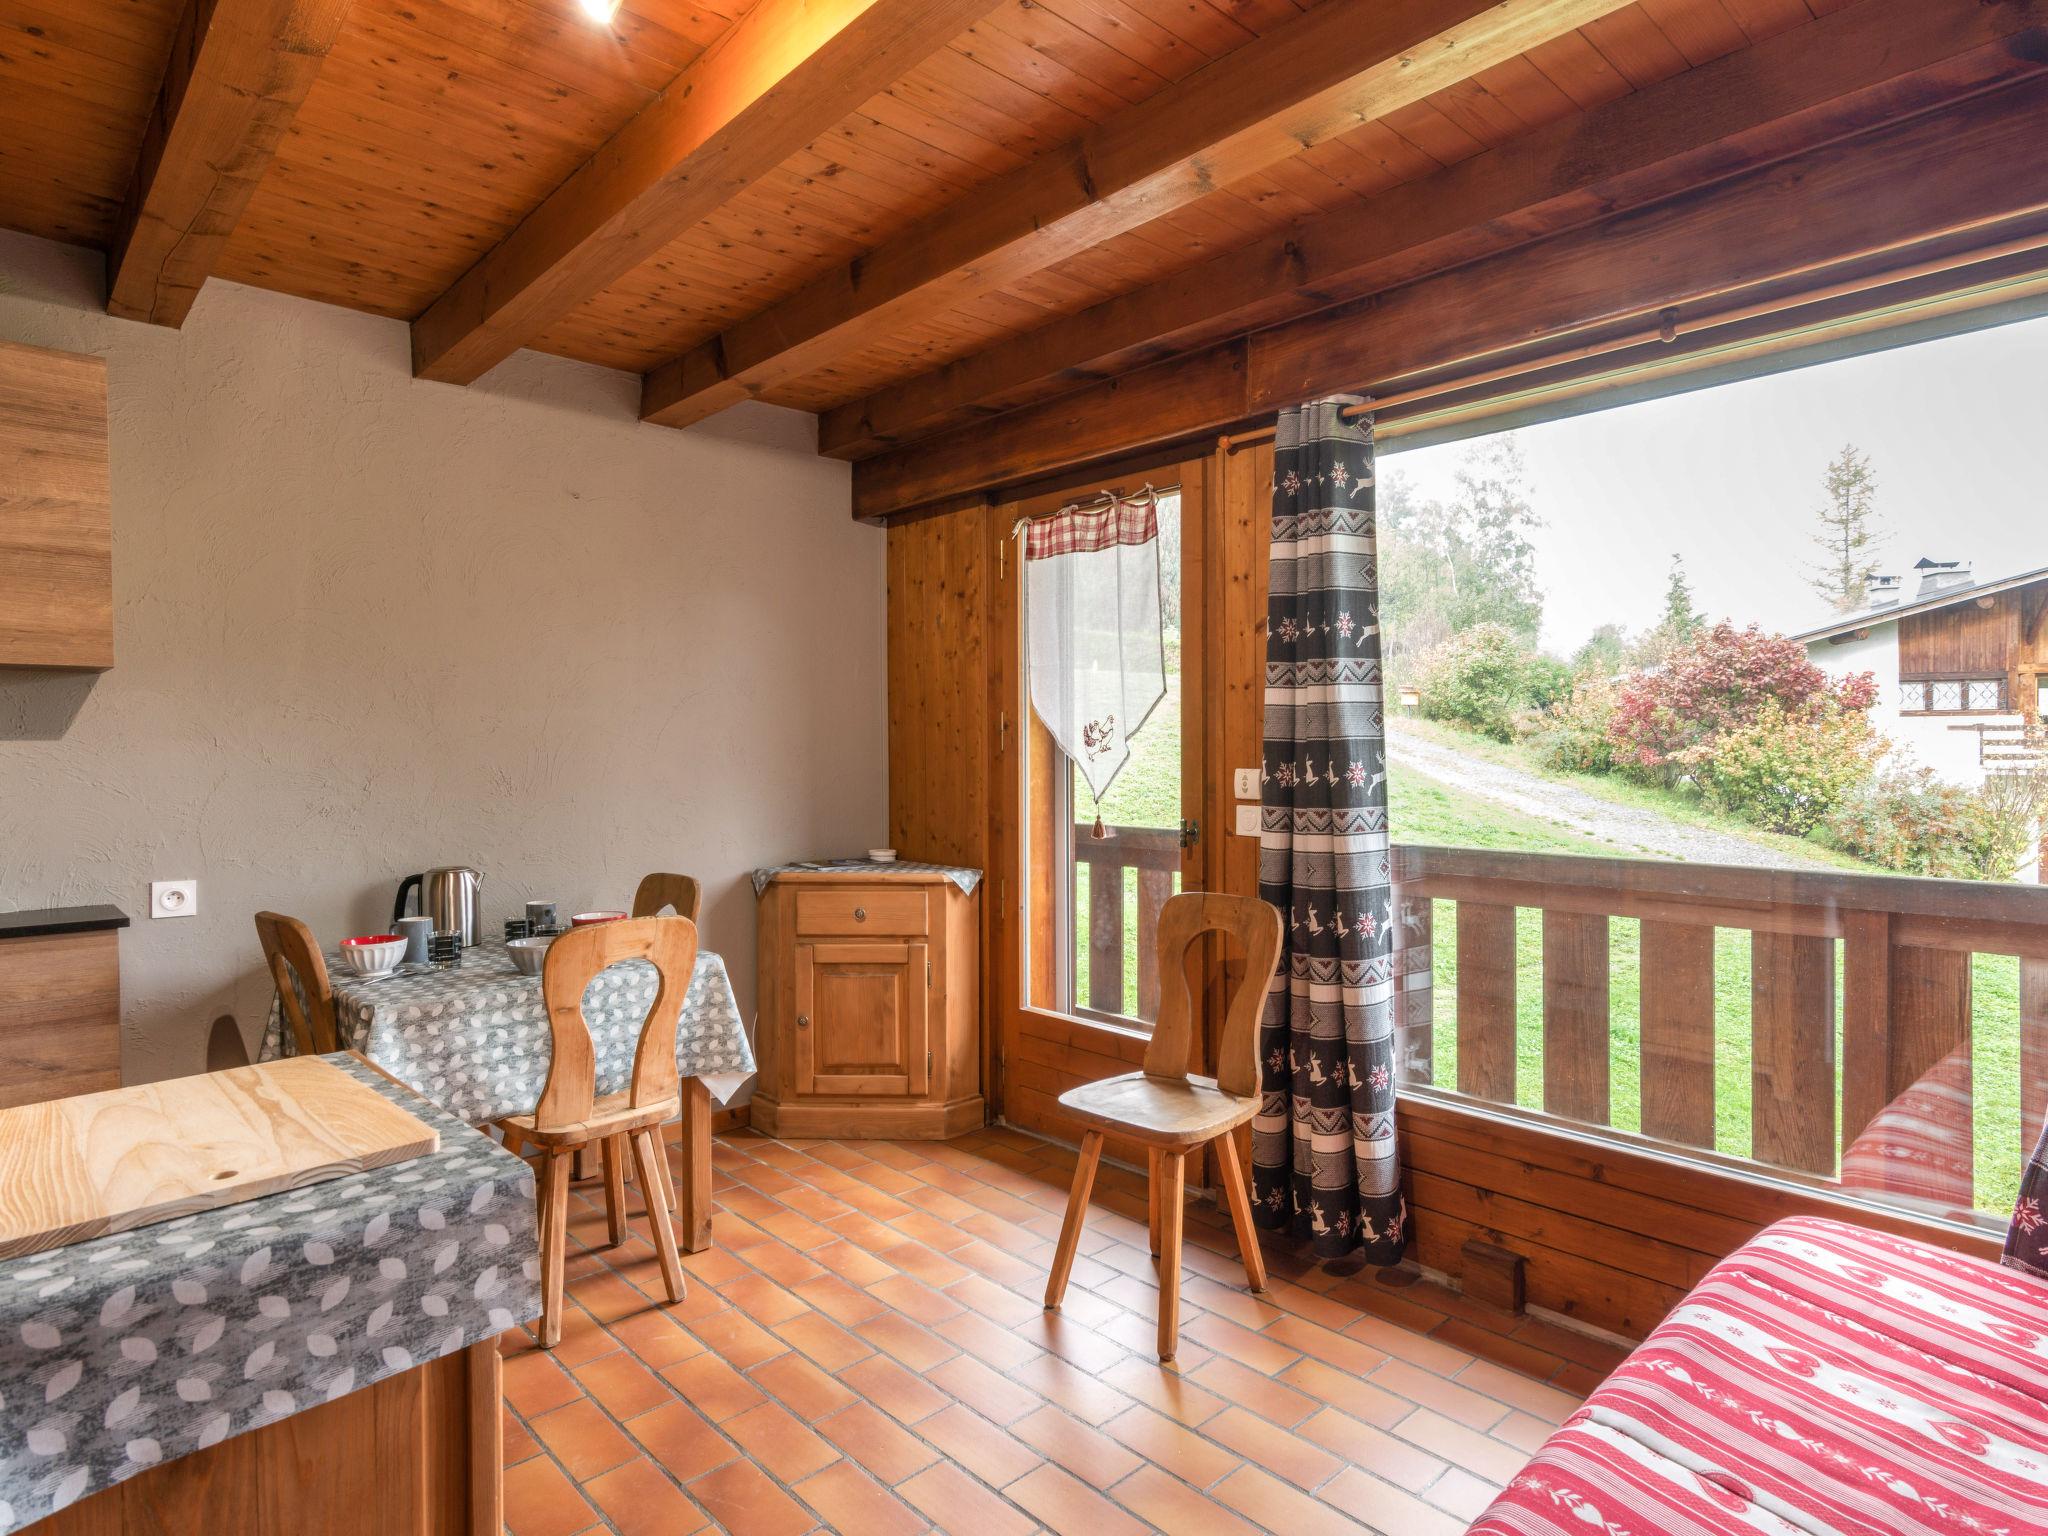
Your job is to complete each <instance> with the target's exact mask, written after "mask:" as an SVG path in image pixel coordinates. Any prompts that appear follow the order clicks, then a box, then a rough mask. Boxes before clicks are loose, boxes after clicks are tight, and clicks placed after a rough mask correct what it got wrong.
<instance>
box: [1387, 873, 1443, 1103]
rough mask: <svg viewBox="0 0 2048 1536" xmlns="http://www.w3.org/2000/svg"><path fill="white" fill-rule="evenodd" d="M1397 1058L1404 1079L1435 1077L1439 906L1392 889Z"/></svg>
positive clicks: (1425, 1080)
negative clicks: (1437, 925)
mask: <svg viewBox="0 0 2048 1536" xmlns="http://www.w3.org/2000/svg"><path fill="white" fill-rule="evenodd" d="M1394 920H1395V924H1396V926H1395V929H1394V1061H1395V1064H1396V1067H1397V1069H1398V1072H1399V1077H1400V1081H1402V1082H1404V1083H1433V1082H1435V1081H1436V992H1435V986H1436V948H1435V945H1436V908H1435V906H1434V904H1433V903H1432V902H1431V901H1430V899H1429V898H1428V897H1427V896H1420V895H1413V894H1410V893H1408V892H1405V891H1403V890H1401V889H1400V888H1399V887H1398V886H1396V887H1395V889H1394Z"/></svg>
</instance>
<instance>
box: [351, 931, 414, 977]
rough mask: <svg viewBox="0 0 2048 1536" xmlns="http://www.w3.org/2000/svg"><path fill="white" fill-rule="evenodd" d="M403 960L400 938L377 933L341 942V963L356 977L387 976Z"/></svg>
mask: <svg viewBox="0 0 2048 1536" xmlns="http://www.w3.org/2000/svg"><path fill="white" fill-rule="evenodd" d="M404 958H405V940H404V938H403V937H402V936H398V935H394V934H389V933H378V934H370V935H367V936H365V937H363V938H358V939H343V940H342V941H341V963H342V964H343V965H346V966H347V967H348V968H349V969H350V970H351V971H353V972H355V973H356V975H358V976H388V975H390V974H391V973H392V972H393V971H395V970H397V969H398V962H399V961H401V960H403V959H404Z"/></svg>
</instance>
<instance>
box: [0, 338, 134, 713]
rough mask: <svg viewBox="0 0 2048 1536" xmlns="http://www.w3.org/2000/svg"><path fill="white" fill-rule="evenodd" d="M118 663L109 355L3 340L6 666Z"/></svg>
mask: <svg viewBox="0 0 2048 1536" xmlns="http://www.w3.org/2000/svg"><path fill="white" fill-rule="evenodd" d="M113 664H114V534H113V517H112V498H111V492H110V491H109V489H108V472H107V365H106V361H105V359H103V358H98V357H84V356H80V355H78V354H76V353H72V352H51V351H47V350H45V349H44V348H42V347H24V346H18V345H16V344H14V343H12V342H0V666H10V667H65V668H75V669H77V670H80V671H95V672H98V671H105V670H106V669H107V668H108V667H111V666H112V665H113Z"/></svg>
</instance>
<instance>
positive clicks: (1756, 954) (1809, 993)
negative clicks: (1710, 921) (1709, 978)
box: [1749, 930, 1835, 1173]
mask: <svg viewBox="0 0 2048 1536" xmlns="http://www.w3.org/2000/svg"><path fill="white" fill-rule="evenodd" d="M1834 950H1835V946H1834V941H1833V940H1832V939H1817V938H1812V937H1809V936H1807V935H1805V934H1793V933H1766V932H1763V931H1761V930H1759V931H1758V932H1756V933H1754V934H1752V935H1751V939H1750V955H1751V959H1750V978H1749V1032H1750V1134H1751V1154H1750V1155H1751V1156H1752V1157H1754V1158H1755V1159H1756V1160H1757V1161H1758V1162H1761V1163H1775V1164H1777V1165H1779V1166H1780V1167H1785V1168H1803V1169H1807V1170H1809V1171H1811V1172H1814V1173H1833V1172H1834V1171H1835V1073H1834V1038H1835V954H1834Z"/></svg>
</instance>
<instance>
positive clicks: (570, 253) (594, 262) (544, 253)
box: [412, 0, 990, 384]
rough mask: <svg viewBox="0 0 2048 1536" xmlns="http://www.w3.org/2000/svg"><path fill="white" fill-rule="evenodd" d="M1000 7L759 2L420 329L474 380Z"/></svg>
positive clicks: (960, 0) (958, 2)
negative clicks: (989, 12)
mask: <svg viewBox="0 0 2048 1536" xmlns="http://www.w3.org/2000/svg"><path fill="white" fill-rule="evenodd" d="M989 4H990V0H759V3H758V4H757V5H755V7H754V8H753V9H752V10H751V11H749V12H748V13H747V14H746V16H745V17H743V18H742V19H741V20H740V22H739V23H738V24H737V25H736V26H734V27H733V28H732V30H731V31H730V32H728V33H726V35H725V36H724V37H722V38H720V39H719V40H718V42H717V43H715V44H714V45H713V46H712V47H711V49H710V50H709V51H708V52H706V53H705V55H704V56H703V57H702V58H701V59H698V60H697V61H696V62H695V63H693V64H691V65H690V67H689V68H688V69H686V70H684V71H683V73H682V74H680V75H679V76H677V77H676V79H675V81H674V82H673V83H672V84H670V85H669V87H668V88H667V89H666V90H665V91H663V92H662V94H661V95H660V96H659V97H657V98H656V99H655V100H654V101H652V102H650V103H649V104H648V105H647V106H646V107H645V108H643V109H642V110H641V111H640V113H639V114H638V115H637V116H635V117H634V119H633V120H632V122H630V123H628V124H627V125H626V126H625V127H624V128H622V129H620V130H619V132H618V133H617V134H616V135H614V136H613V138H612V139H611V140H610V141H609V142H607V143H605V144H604V145H602V146H601V147H600V148H599V149H598V150H597V152H596V153H595V154H593V155H592V156H591V157H590V159H589V160H587V161H585V162H584V164H583V165H581V166H579V167H578V168H577V170H576V172H575V173H574V174H573V175H571V176H570V177H569V179H568V180H567V181H565V182H563V183H562V184H561V185H560V186H559V187H557V188H556V189H555V190H554V192H553V193H551V194H550V195H549V196H548V198H547V200H546V201H545V202H543V203H542V204H541V205H540V206H539V207H538V208H536V209H535V210H534V211H533V212H532V213H530V214H528V215H527V216H526V218H525V219H524V220H523V221H521V223H520V224H519V226H518V227H517V228H516V229H514V230H513V231H512V233H511V234H509V235H507V236H506V237H505V239H504V240H503V241H502V242H500V243H499V244H498V245H497V246H496V247H494V248H493V249H492V250H491V251H490V252H489V253H487V254H486V255H485V256H484V257H483V259H482V260H481V261H479V262H477V264H476V265H475V266H474V267H472V268H470V270H469V271H468V272H466V273H464V274H463V276H462V277H461V278H460V279H459V280H458V281H457V282H456V283H455V285H454V286H453V287H452V288H450V289H449V290H448V291H447V292H446V293H445V294H443V295H442V296H441V297H440V298H439V299H437V300H435V301H434V303H433V304H432V305H431V306H429V307H428V309H427V311H426V312H425V313H424V314H422V315H421V316H420V317H419V318H418V319H417V320H415V321H414V322H413V326H412V350H413V372H414V374H416V375H417V376H418V377H420V378H423V379H439V380H442V381H444V382H447V383H455V384H468V383H471V382H473V381H474V380H476V379H477V378H479V377H481V376H482V375H483V374H484V373H485V372H486V371H488V370H489V369H491V368H493V367H495V366H496V365H497V364H498V363H501V362H503V361H504V360H505V359H506V358H508V357H510V356H511V355H512V354H513V353H514V352H516V351H518V350H519V348H521V347H523V346H525V345H526V344H527V343H529V342H531V341H532V340H534V338H536V337H537V336H539V335H540V334H541V333H542V332H543V331H545V330H546V329H547V328H548V326H550V325H552V324H553V323H554V322H555V321H557V320H559V319H560V318H561V317H562V316H564V315H566V314H568V313H569V312H570V311H571V310H573V309H575V308H576V307H577V306H578V305H580V304H582V303H583V302H584V301H585V300H587V299H589V298H590V297H592V296H593V295H594V294H597V293H599V292H601V291H602V290H603V289H605V288H607V287H609V286H610V285H611V284H613V283H614V282H616V281H618V279H620V278H621V277H624V276H625V275H626V274H627V273H628V272H630V271H632V270H633V269H634V268H635V267H637V266H639V265H640V264H641V263H643V262H645V261H647V260H649V259H651V258H652V257H653V256H655V255H656V254H658V253H659V252H660V251H661V249H662V248H663V247H664V246H666V245H667V244H668V243H669V242H670V241H672V240H674V239H675V238H676V237H677V236H679V235H681V234H682V233H683V232H684V231H685V230H687V229H689V228H690V227H691V226H693V225H695V224H698V223H700V222H702V221H703V220H704V219H705V218H707V217H709V216H710V215H711V214H712V213H714V212H715V211H716V210H717V209H718V208H720V207H721V206H723V205H724V204H725V203H727V202H729V201H731V200H732V198H734V197H735V196H737V195H738V194H739V193H740V192H742V191H744V190H745V189H746V188H747V187H749V186H751V185H752V184H753V183H754V182H756V181H758V180H760V179H761V178H762V177H763V176H766V175H767V174H768V173H769V172H770V171H772V170H774V169H775V167H776V166H778V165H780V164H781V163H782V162H783V161H784V160H786V159H788V158H789V157H790V156H791V155H793V154H796V153H797V152H798V151H799V150H801V149H803V147H804V146H805V145H807V144H809V143H811V142H812V140H814V139H816V138H818V137H819V136H821V135H822V134H824V133H826V132H828V131H829V130H830V129H831V128H832V127H833V125H834V124H836V123H838V122H839V121H840V120H841V119H842V118H844V117H845V116H846V115H847V114H848V113H850V112H852V111H854V110H855V109H856V108H858V107H859V106H860V105H861V103H862V102H864V101H866V100H867V99H868V98H869V97H871V96H873V95H874V94H875V93H876V92H878V91H881V90H885V89H886V88H887V87H889V86H890V85H892V84H894V83H895V81H896V80H897V79H899V78H900V77H901V76H902V75H904V74H905V73H907V72H908V71H909V70H910V69H912V68H913V67H915V66H916V65H917V64H918V63H919V62H920V61H921V60H923V59H924V58H926V57H927V56H928V55H930V54H931V53H933V52H935V51H937V50H938V49H940V48H942V47H944V46H945V45H946V44H947V43H948V42H950V41H951V40H952V39H953V38H955V37H957V36H958V35H959V34H960V33H961V32H963V31H965V30H966V28H967V27H968V26H970V25H971V24H972V23H973V22H974V21H975V20H976V19H977V18H978V17H979V16H980V15H981V14H982V13H983V12H984V11H986V10H987V9H988V6H989Z"/></svg>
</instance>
